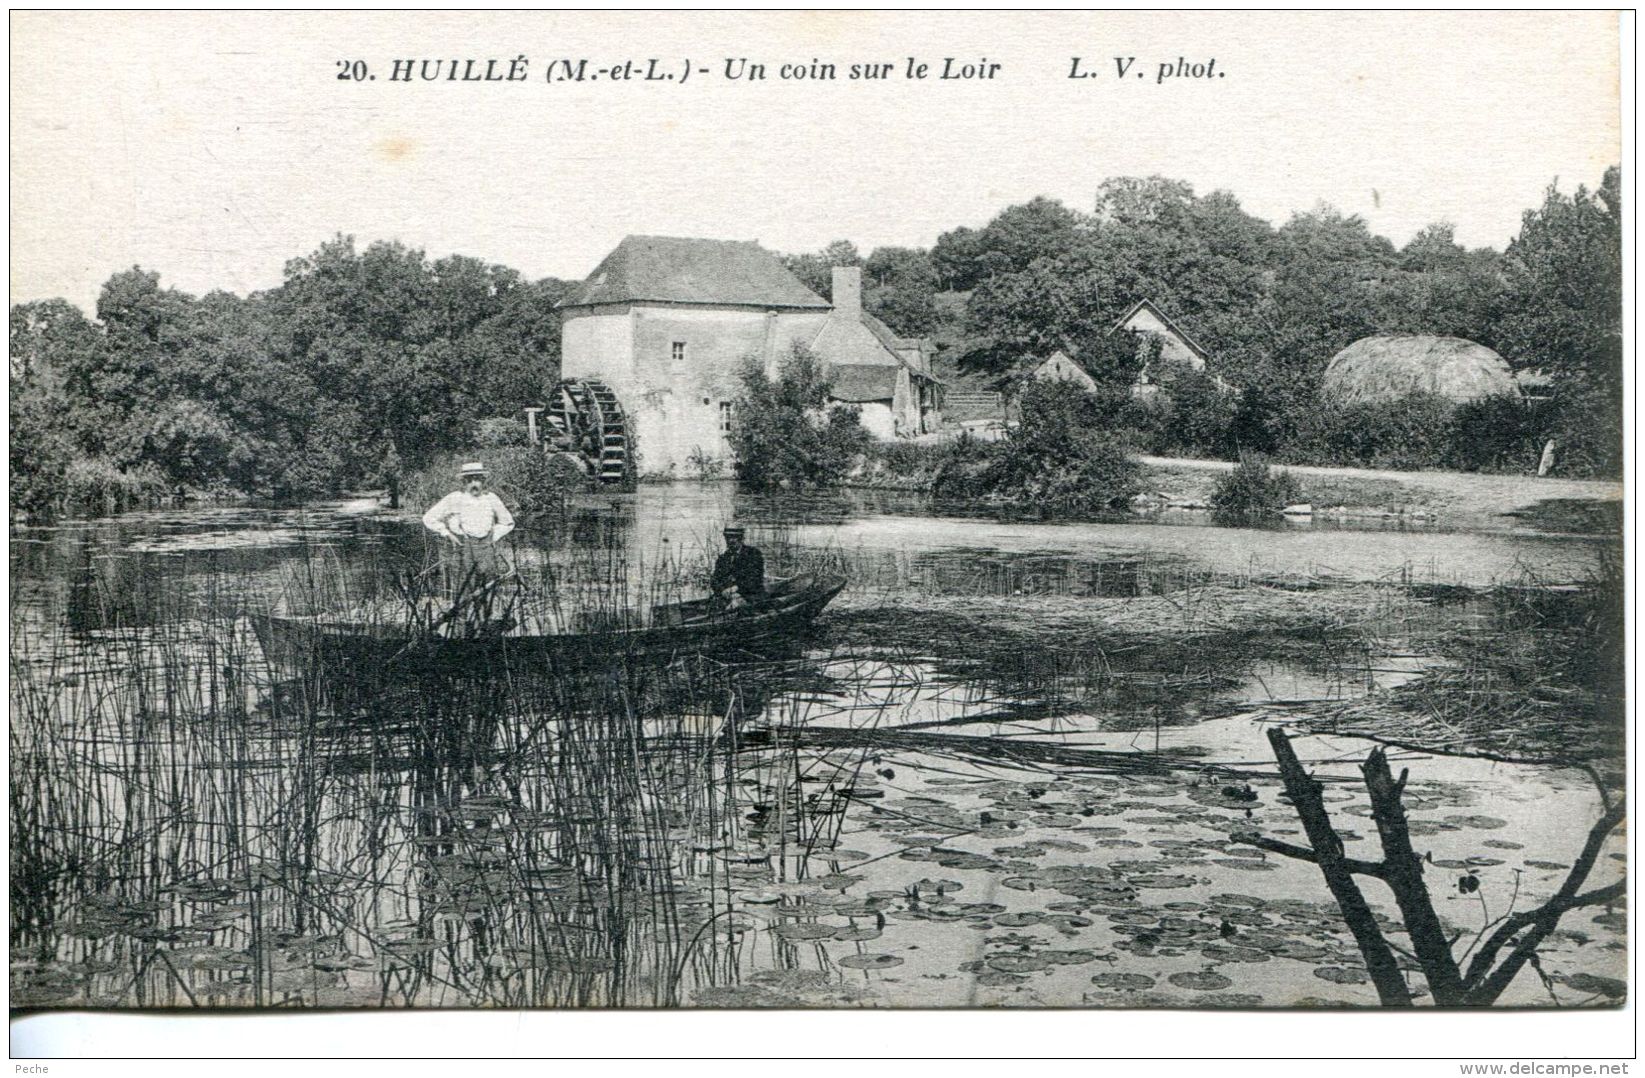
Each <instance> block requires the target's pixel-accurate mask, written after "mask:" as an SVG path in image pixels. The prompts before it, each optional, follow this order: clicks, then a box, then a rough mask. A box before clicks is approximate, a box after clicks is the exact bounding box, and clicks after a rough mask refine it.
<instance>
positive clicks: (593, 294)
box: [560, 236, 829, 310]
mask: <svg viewBox="0 0 1645 1078" xmlns="http://www.w3.org/2000/svg"><path fill="white" fill-rule="evenodd" d="M647 300H649V301H652V302H659V303H695V304H713V305H733V306H741V307H788V308H800V309H814V310H827V309H828V306H829V304H828V301H827V300H825V299H823V298H822V297H821V296H819V295H817V294H816V293H815V292H813V291H811V289H809V288H807V287H806V286H805V285H804V284H803V283H801V281H800V279H799V278H798V277H796V276H794V275H793V274H792V273H790V272H789V271H788V269H787V268H786V267H785V266H784V265H783V264H782V263H781V262H779V261H777V258H776V256H775V255H773V254H772V253H771V252H770V251H767V250H766V249H765V248H763V247H761V246H760V245H759V244H758V243H755V242H753V241H752V240H702V239H691V238H686V237H679V236H626V237H624V238H623V241H622V242H621V243H619V244H618V245H617V247H616V249H615V250H613V251H612V252H611V253H610V254H608V255H606V256H605V260H604V261H602V262H601V263H600V264H599V265H598V266H597V267H595V269H594V272H593V273H591V274H589V275H588V279H587V280H585V281H584V282H583V283H582V285H581V286H580V287H579V288H578V289H577V290H576V291H575V292H574V293H572V294H571V296H570V297H568V298H567V299H565V300H563V301H562V302H561V303H560V306H561V307H592V306H596V305H599V304H604V303H634V302H641V301H647Z"/></svg>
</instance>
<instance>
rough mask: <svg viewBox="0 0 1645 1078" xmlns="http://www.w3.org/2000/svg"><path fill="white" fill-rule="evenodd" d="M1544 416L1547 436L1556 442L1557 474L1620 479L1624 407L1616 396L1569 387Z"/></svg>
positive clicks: (1558, 392) (1581, 387)
mask: <svg viewBox="0 0 1645 1078" xmlns="http://www.w3.org/2000/svg"><path fill="white" fill-rule="evenodd" d="M1545 414H1546V416H1547V426H1546V428H1545V432H1546V437H1551V438H1552V439H1553V440H1554V447H1555V458H1554V461H1555V463H1554V474H1555V475H1571V476H1590V477H1595V478H1606V479H1619V478H1621V476H1622V404H1621V402H1620V401H1618V400H1617V399H1616V397H1615V396H1614V395H1612V394H1611V393H1609V392H1606V391H1603V390H1600V389H1595V388H1591V387H1588V386H1584V385H1580V384H1573V385H1567V386H1564V387H1561V389H1559V390H1558V391H1557V392H1556V393H1555V395H1554V399H1553V400H1552V401H1550V402H1549V407H1548V409H1547V412H1546V413H1545ZM1537 452H1538V453H1539V454H1540V453H1541V447H1540V446H1538V448H1537Z"/></svg>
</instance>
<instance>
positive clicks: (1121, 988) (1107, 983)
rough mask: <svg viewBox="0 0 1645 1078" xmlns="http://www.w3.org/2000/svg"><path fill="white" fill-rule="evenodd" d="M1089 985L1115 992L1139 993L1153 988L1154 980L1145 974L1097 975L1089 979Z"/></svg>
mask: <svg viewBox="0 0 1645 1078" xmlns="http://www.w3.org/2000/svg"><path fill="white" fill-rule="evenodd" d="M1091 983H1092V984H1094V985H1096V986H1097V987H1098V988H1110V989H1113V990H1114V991H1116V992H1141V991H1143V990H1145V989H1148V988H1152V987H1154V978H1152V977H1150V976H1148V975H1147V974H1146V973H1099V974H1097V975H1096V976H1094V977H1092V978H1091Z"/></svg>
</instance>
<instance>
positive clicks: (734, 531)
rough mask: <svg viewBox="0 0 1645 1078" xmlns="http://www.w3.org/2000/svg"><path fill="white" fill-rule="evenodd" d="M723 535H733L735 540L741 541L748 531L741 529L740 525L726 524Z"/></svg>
mask: <svg viewBox="0 0 1645 1078" xmlns="http://www.w3.org/2000/svg"><path fill="white" fill-rule="evenodd" d="M724 534H725V535H734V536H736V537H737V538H739V539H741V538H742V537H743V536H745V535H747V534H748V529H747V528H745V527H743V526H742V525H741V524H727V525H726V526H725V532H724Z"/></svg>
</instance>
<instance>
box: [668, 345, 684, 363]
mask: <svg viewBox="0 0 1645 1078" xmlns="http://www.w3.org/2000/svg"><path fill="white" fill-rule="evenodd" d="M669 352H670V354H671V355H672V356H673V357H674V362H676V363H684V362H685V342H684V341H675V342H674V343H673V344H672V345H670V346H669Z"/></svg>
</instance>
